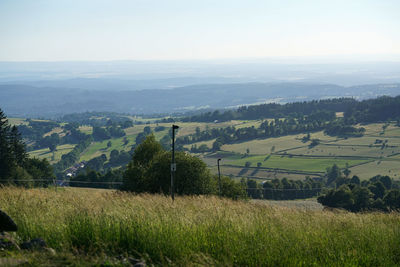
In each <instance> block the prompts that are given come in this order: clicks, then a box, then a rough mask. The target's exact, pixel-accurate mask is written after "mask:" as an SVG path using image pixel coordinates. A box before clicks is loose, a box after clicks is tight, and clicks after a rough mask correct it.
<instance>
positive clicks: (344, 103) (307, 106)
mask: <svg viewBox="0 0 400 267" xmlns="http://www.w3.org/2000/svg"><path fill="white" fill-rule="evenodd" d="M356 102H357V101H356V100H354V99H351V98H338V99H328V100H313V101H309V102H297V103H288V104H284V105H281V104H276V103H271V104H261V105H252V106H243V107H240V108H238V109H237V110H235V111H232V110H228V111H225V112H219V111H213V112H208V113H203V114H201V115H196V116H192V117H188V118H184V119H183V121H199V122H213V121H215V120H218V121H228V120H238V119H239V120H255V119H263V118H282V117H288V116H289V115H293V114H297V115H301V116H304V115H306V116H308V117H310V119H312V120H313V119H315V118H318V119H321V120H331V119H333V118H334V117H335V112H340V111H344V110H347V109H349V108H350V107H351V106H353V105H354V104H355V103H356Z"/></svg>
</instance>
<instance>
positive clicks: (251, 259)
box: [0, 188, 400, 266]
mask: <svg viewBox="0 0 400 267" xmlns="http://www.w3.org/2000/svg"><path fill="white" fill-rule="evenodd" d="M0 207H1V208H2V209H3V210H4V211H6V212H7V213H9V215H10V216H12V217H13V218H14V219H15V221H16V222H17V224H18V226H19V231H18V232H17V233H16V237H17V239H19V240H27V239H31V238H36V237H42V238H43V239H45V241H46V242H47V243H48V245H49V246H51V247H53V248H55V249H56V250H57V253H59V255H63V253H66V252H72V251H73V252H74V255H76V253H79V254H82V255H83V254H84V255H85V257H87V256H88V255H104V254H107V255H109V257H115V256H117V255H120V254H121V253H122V254H128V255H133V256H134V257H142V258H145V259H146V260H147V262H148V263H150V264H151V263H153V264H156V265H175V266H187V265H205V266H210V265H218V266H356V265H361V266H395V265H398V264H400V215H399V214H398V213H390V214H381V213H360V214H352V213H348V212H339V213H334V212H329V211H314V210H307V209H290V208H285V207H278V206H270V205H267V204H264V203H260V204H257V203H251V202H244V201H231V200H227V199H219V198H217V197H207V196H195V197H177V198H176V200H175V202H172V201H171V200H170V199H169V198H168V197H166V196H161V195H136V196H135V195H131V194H128V193H118V192H114V191H106V190H87V189H86V190H85V189H59V190H58V191H55V190H54V189H31V190H25V189H17V188H2V189H0ZM0 253H1V252H0ZM0 255H1V256H2V257H12V255H10V254H4V253H3V254H0Z"/></svg>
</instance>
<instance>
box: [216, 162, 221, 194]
mask: <svg viewBox="0 0 400 267" xmlns="http://www.w3.org/2000/svg"><path fill="white" fill-rule="evenodd" d="M220 161H221V159H218V160H217V165H218V188H219V196H221V171H220V169H219V162H220Z"/></svg>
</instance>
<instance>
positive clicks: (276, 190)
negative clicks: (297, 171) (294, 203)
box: [262, 177, 323, 200]
mask: <svg viewBox="0 0 400 267" xmlns="http://www.w3.org/2000/svg"><path fill="white" fill-rule="evenodd" d="M322 186H323V184H322V182H318V181H315V180H313V179H311V178H309V177H307V178H306V179H305V180H304V181H294V180H288V179H286V178H283V179H282V180H279V179H274V180H272V181H265V182H263V183H262V189H263V190H262V192H263V198H264V199H274V200H292V199H304V198H311V197H314V196H316V195H317V194H318V193H319V192H320V191H321V188H322Z"/></svg>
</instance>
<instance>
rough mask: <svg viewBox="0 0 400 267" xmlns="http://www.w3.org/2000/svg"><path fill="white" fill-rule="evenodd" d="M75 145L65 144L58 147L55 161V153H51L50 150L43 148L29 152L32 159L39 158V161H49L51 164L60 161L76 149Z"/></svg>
mask: <svg viewBox="0 0 400 267" xmlns="http://www.w3.org/2000/svg"><path fill="white" fill-rule="evenodd" d="M74 147H75V145H73V144H65V145H60V146H57V150H56V151H55V152H54V159H53V153H52V152H50V149H49V148H43V149H39V150H34V151H31V152H29V155H30V156H31V157H35V158H39V159H47V160H48V161H49V162H50V163H51V164H53V163H56V162H58V161H60V159H61V156H62V155H64V154H67V153H69V152H71V151H72V149H74Z"/></svg>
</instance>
